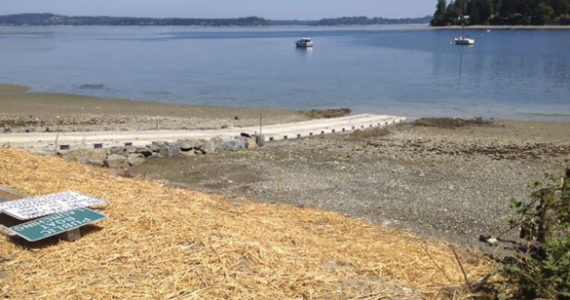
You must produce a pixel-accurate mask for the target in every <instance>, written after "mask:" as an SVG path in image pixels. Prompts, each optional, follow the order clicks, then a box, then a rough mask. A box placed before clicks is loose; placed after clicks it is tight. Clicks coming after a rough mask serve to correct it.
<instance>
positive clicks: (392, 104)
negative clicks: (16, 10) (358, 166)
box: [0, 26, 570, 117]
mask: <svg viewBox="0 0 570 300" xmlns="http://www.w3.org/2000/svg"><path fill="white" fill-rule="evenodd" d="M1 31H2V32H3V34H2V35H1V36H0V55H1V56H2V57H9V58H10V59H3V60H0V69H1V70H2V72H0V82H4V83H15V84H22V85H28V86H31V87H32V88H34V89H35V90H36V91H55V92H68V93H80V94H88V95H93V96H103V97H121V98H131V99H142V100H155V101H162V102H169V103H185V104H206V105H229V106H245V107H276V108H288V109H311V108H330V107H351V108H353V110H354V111H355V112H382V113H399V114H404V115H409V116H414V115H426V114H432V115H436V114H440V115H441V114H448V115H449V114H453V115H487V116H495V117H498V116H499V117H500V116H502V115H504V116H509V114H512V113H513V112H514V111H517V112H526V113H534V114H536V113H539V114H543V115H547V114H551V113H555V112H556V113H560V112H563V113H565V114H569V113H570V101H568V98H570V97H569V95H570V51H568V49H570V31H568V30H560V31H545V30H533V31H526V30H524V31H523V30H521V31H517V30H512V31H502V30H495V31H492V32H486V31H484V30H472V31H470V32H469V35H470V36H474V37H476V39H477V45H475V46H474V47H457V46H455V45H453V44H450V41H453V38H454V37H456V36H457V35H458V34H459V33H458V32H457V31H446V30H410V29H409V28H407V27H399V28H398V27H394V26H390V27H382V26H371V27H345V28H334V27H333V28H328V27H327V28H318V27H278V28H276V27H271V28H237V29H234V28H195V27H179V28H173V27H144V28H139V27H31V28H30V27H22V28H8V27H4V28H2V29H1ZM299 36H311V37H312V38H313V40H314V41H315V44H316V45H318V48H317V49H315V50H313V49H312V48H307V49H302V48H295V47H294V43H295V40H296V39H297V38H298V37H299ZM252 45H254V46H252ZM38 49H42V51H38ZM307 58H310V59H307ZM458 90H459V92H458Z"/></svg>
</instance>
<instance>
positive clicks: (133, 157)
mask: <svg viewBox="0 0 570 300" xmlns="http://www.w3.org/2000/svg"><path fill="white" fill-rule="evenodd" d="M145 161H146V159H145V157H144V155H142V154H136V153H133V154H129V156H128V157H127V162H128V163H129V166H138V165H140V164H142V163H144V162H145Z"/></svg>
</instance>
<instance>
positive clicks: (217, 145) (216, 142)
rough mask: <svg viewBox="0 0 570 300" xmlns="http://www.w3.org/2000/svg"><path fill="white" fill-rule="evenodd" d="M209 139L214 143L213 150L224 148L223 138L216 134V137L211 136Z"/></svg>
mask: <svg viewBox="0 0 570 300" xmlns="http://www.w3.org/2000/svg"><path fill="white" fill-rule="evenodd" d="M210 141H211V142H212V144H213V145H214V150H215V151H222V150H224V140H223V139H222V138H221V137H219V136H217V137H215V138H212V139H211V140H210Z"/></svg>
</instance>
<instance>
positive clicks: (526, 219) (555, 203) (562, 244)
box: [496, 169, 570, 299]
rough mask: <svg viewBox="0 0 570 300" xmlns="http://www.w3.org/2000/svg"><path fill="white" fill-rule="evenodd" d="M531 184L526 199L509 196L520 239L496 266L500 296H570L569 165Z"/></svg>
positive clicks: (527, 297)
mask: <svg viewBox="0 0 570 300" xmlns="http://www.w3.org/2000/svg"><path fill="white" fill-rule="evenodd" d="M532 188H533V192H532V193H531V195H530V199H531V201H530V202H529V203H523V202H522V201H518V200H516V199H512V200H511V207H512V208H513V212H514V213H515V216H516V217H515V218H513V219H511V220H510V221H509V223H510V225H511V228H516V227H519V228H520V237H521V239H523V241H522V242H521V243H520V244H519V245H518V246H519V247H518V248H519V250H518V251H516V252H515V253H514V254H512V255H510V256H507V257H506V258H505V259H504V260H503V262H502V265H501V266H500V267H499V268H498V269H497V270H496V271H497V272H498V274H500V275H501V277H502V278H503V279H504V282H503V283H502V285H501V287H500V289H499V290H500V291H502V295H500V297H499V298H505V297H509V298H514V299H537V298H547V299H570V169H567V170H566V175H565V176H564V177H562V178H559V179H555V178H552V179H551V183H550V184H548V185H546V186H543V184H541V183H539V182H536V183H534V184H533V186H532ZM505 294H506V295H505Z"/></svg>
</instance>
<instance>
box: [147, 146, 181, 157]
mask: <svg viewBox="0 0 570 300" xmlns="http://www.w3.org/2000/svg"><path fill="white" fill-rule="evenodd" d="M152 146H153V147H156V149H158V153H160V155H162V156H163V157H168V158H171V157H175V156H177V155H179V154H180V144H179V143H177V142H175V143H170V142H152Z"/></svg>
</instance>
